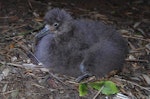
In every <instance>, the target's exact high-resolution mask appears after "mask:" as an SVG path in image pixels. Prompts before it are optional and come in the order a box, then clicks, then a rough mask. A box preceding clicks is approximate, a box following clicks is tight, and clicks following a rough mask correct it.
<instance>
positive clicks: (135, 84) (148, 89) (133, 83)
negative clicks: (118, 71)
mask: <svg viewBox="0 0 150 99" xmlns="http://www.w3.org/2000/svg"><path fill="white" fill-rule="evenodd" d="M115 79H117V80H120V81H123V82H127V83H129V84H132V85H134V86H137V87H139V88H141V89H144V90H146V91H149V92H150V88H147V87H143V86H141V85H139V84H137V83H135V82H131V81H128V80H125V79H122V78H115Z"/></svg>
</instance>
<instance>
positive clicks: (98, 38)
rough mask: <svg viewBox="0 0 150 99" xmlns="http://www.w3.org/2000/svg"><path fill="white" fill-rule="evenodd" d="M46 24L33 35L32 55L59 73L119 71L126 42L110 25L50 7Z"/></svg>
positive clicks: (81, 74) (77, 74)
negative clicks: (34, 43) (33, 52)
mask: <svg viewBox="0 0 150 99" xmlns="http://www.w3.org/2000/svg"><path fill="white" fill-rule="evenodd" d="M44 20H45V23H46V26H45V28H44V29H43V30H42V31H41V32H39V33H38V34H37V35H36V38H37V39H38V40H39V41H38V44H37V46H36V51H35V56H36V57H37V59H38V60H39V61H40V62H41V63H43V65H44V67H47V68H50V69H52V70H53V71H55V72H58V73H60V74H65V75H69V76H73V77H78V80H82V79H83V78H85V77H88V76H91V75H95V76H97V77H104V76H105V75H107V74H108V73H109V72H111V71H113V70H121V69H122V68H123V63H124V61H125V58H126V55H127V53H128V48H127V42H126V41H125V40H124V39H123V37H122V36H121V35H120V34H119V33H118V32H117V31H116V30H115V29H114V28H113V27H111V26H108V25H105V24H104V23H102V22H99V21H96V22H95V21H92V20H84V19H77V20H75V19H73V18H72V17H71V16H70V14H69V13H67V12H66V11H65V10H62V9H58V8H55V9H52V10H49V11H48V12H47V13H46V15H45V17H44Z"/></svg>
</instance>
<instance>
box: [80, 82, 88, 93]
mask: <svg viewBox="0 0 150 99" xmlns="http://www.w3.org/2000/svg"><path fill="white" fill-rule="evenodd" d="M87 93H88V86H87V83H81V84H80V85H79V96H85V95H87Z"/></svg>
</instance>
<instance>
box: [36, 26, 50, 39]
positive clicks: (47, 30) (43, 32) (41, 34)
mask: <svg viewBox="0 0 150 99" xmlns="http://www.w3.org/2000/svg"><path fill="white" fill-rule="evenodd" d="M49 33H50V26H49V25H45V27H44V28H43V29H42V30H41V31H40V32H38V33H37V34H36V35H35V38H36V39H41V38H42V37H44V36H45V35H47V34H49Z"/></svg>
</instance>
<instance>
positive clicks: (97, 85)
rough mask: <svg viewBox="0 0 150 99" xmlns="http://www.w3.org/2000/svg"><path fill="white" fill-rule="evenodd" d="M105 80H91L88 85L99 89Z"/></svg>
mask: <svg viewBox="0 0 150 99" xmlns="http://www.w3.org/2000/svg"><path fill="white" fill-rule="evenodd" d="M104 83H105V81H97V82H92V83H89V85H90V86H91V87H92V88H93V89H96V90H100V89H101V88H102V86H103V85H104Z"/></svg>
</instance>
